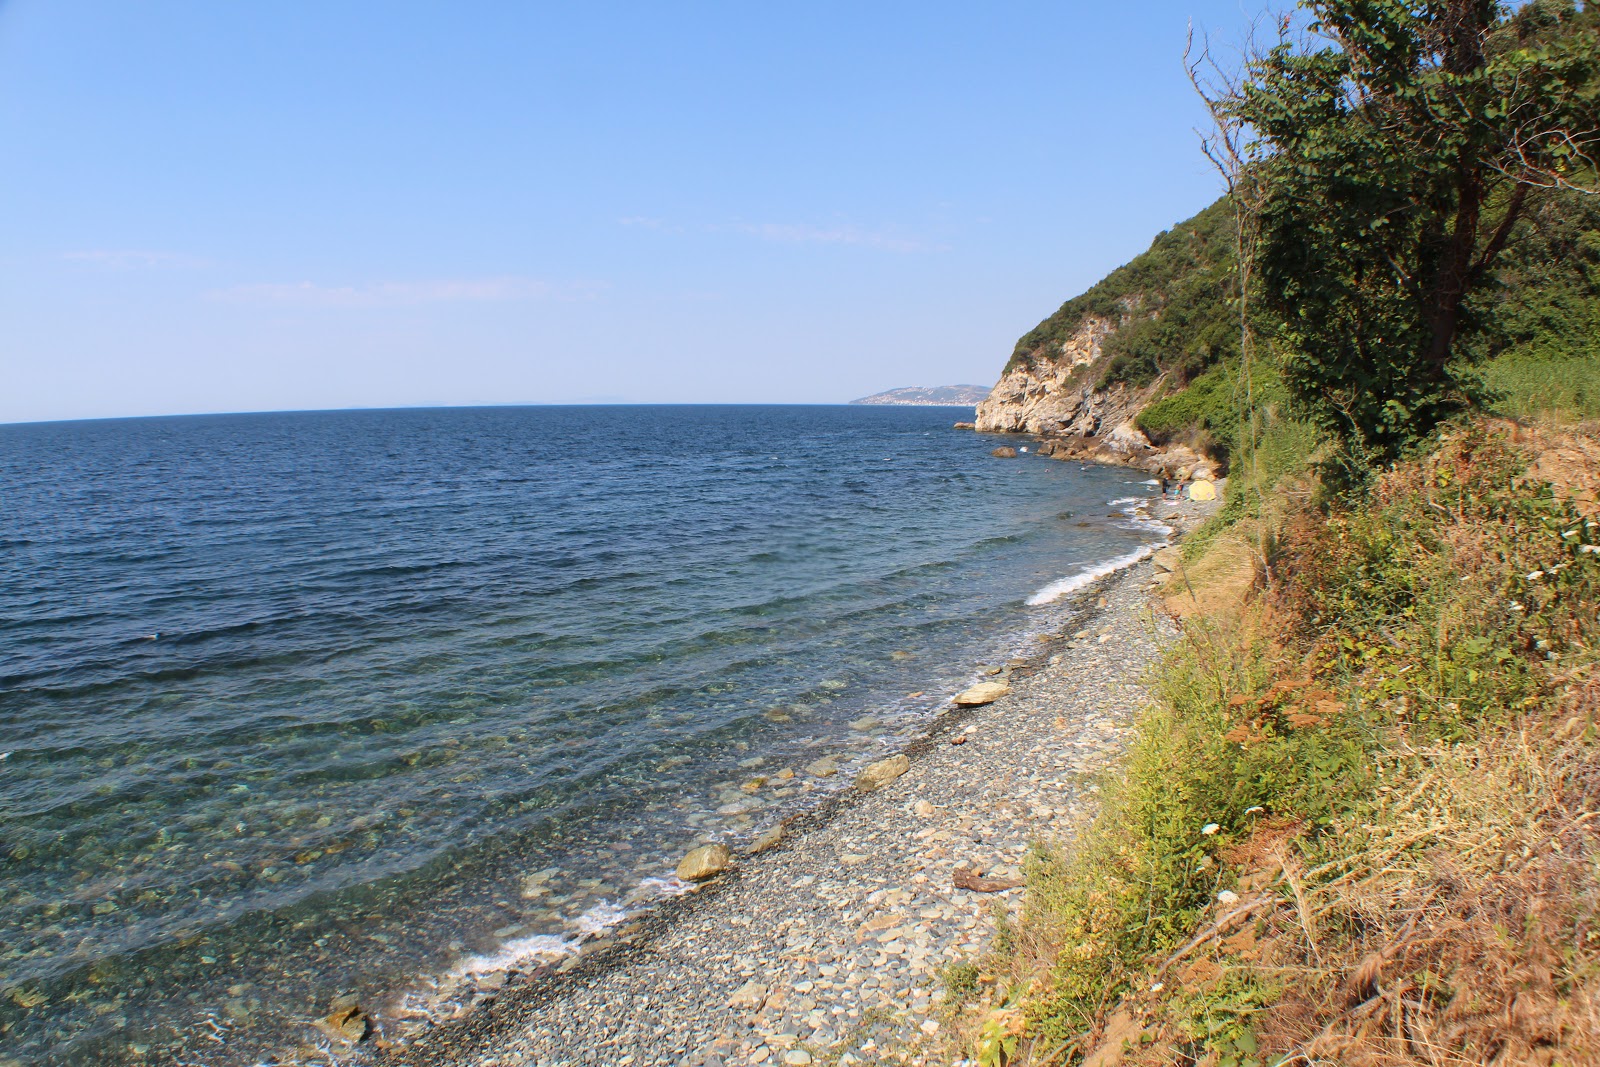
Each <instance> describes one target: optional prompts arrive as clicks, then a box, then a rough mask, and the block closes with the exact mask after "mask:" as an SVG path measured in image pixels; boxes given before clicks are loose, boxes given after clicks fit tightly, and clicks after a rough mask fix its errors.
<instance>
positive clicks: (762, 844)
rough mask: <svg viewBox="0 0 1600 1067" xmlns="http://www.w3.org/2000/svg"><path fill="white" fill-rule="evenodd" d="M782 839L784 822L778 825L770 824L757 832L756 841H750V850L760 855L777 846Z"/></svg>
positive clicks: (753, 854)
mask: <svg viewBox="0 0 1600 1067" xmlns="http://www.w3.org/2000/svg"><path fill="white" fill-rule="evenodd" d="M782 840H783V824H782V823H780V824H778V825H777V826H769V827H767V828H766V829H765V830H763V831H761V832H760V833H759V834H757V835H756V839H755V840H754V841H752V842H750V848H749V849H748V851H749V853H750V855H752V856H756V855H760V854H761V853H763V852H766V851H768V850H769V849H774V848H777V847H778V842H780V841H782Z"/></svg>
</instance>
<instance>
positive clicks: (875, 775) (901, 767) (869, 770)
mask: <svg viewBox="0 0 1600 1067" xmlns="http://www.w3.org/2000/svg"><path fill="white" fill-rule="evenodd" d="M910 769H911V760H910V759H909V758H907V757H906V755H905V754H904V753H902V754H900V755H898V756H890V757H889V758H888V759H881V760H879V761H878V762H877V763H870V764H868V765H867V766H866V767H863V768H862V770H861V773H860V774H858V775H856V788H857V789H859V790H861V791H862V792H863V793H870V792H872V791H873V790H874V789H882V788H883V787H884V786H886V785H888V784H889V783H890V782H892V781H894V780H895V779H896V778H898V777H900V776H901V775H902V774H904V773H906V772H907V771H909V770H910Z"/></svg>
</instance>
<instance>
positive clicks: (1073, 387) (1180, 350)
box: [975, 204, 1236, 477]
mask: <svg viewBox="0 0 1600 1067" xmlns="http://www.w3.org/2000/svg"><path fill="white" fill-rule="evenodd" d="M1231 224H1232V223H1231V215H1230V214H1229V213H1228V212H1227V211H1226V210H1225V205H1221V204H1214V205H1212V206H1211V207H1209V208H1207V209H1206V210H1205V211H1202V212H1201V213H1200V214H1199V215H1196V216H1195V217H1194V218H1192V219H1189V220H1187V221H1185V222H1183V223H1180V224H1179V225H1178V226H1176V227H1174V228H1173V229H1172V230H1169V231H1167V232H1165V233H1163V234H1161V235H1160V236H1159V237H1157V238H1156V240H1155V243H1154V244H1152V245H1151V247H1150V250H1149V251H1147V252H1145V253H1144V254H1142V255H1140V256H1139V257H1137V258H1135V259H1134V260H1133V261H1132V262H1130V263H1128V264H1127V265H1126V266H1123V267H1120V268H1118V269H1117V270H1116V271H1113V272H1112V273H1111V274H1110V275H1108V276H1107V277H1106V278H1105V279H1103V280H1102V281H1101V282H1099V283H1098V284H1097V285H1095V286H1094V287H1093V288H1091V289H1090V290H1089V291H1088V292H1086V293H1084V294H1083V295H1082V296H1079V297H1075V298H1074V299H1072V300H1069V301H1067V302H1066V303H1065V304H1063V305H1062V306H1061V307H1060V309H1058V310H1057V311H1056V312H1055V313H1054V314H1052V315H1051V316H1050V317H1048V318H1046V319H1045V320H1044V321H1043V322H1041V323H1040V324H1039V325H1038V326H1036V327H1034V329H1033V330H1031V331H1029V332H1028V333H1027V334H1025V335H1024V336H1023V337H1022V338H1021V339H1020V340H1019V341H1018V342H1017V346H1016V349H1015V350H1014V351H1013V353H1012V356H1011V359H1010V361H1009V362H1008V363H1007V364H1006V368H1005V371H1004V372H1003V373H1002V375H1001V377H1000V381H999V382H998V383H997V384H996V385H995V387H994V388H993V389H992V390H990V391H989V395H988V396H987V397H986V398H985V399H984V400H983V401H982V402H981V403H979V404H978V408H977V416H976V420H975V428H976V429H977V430H978V431H979V432H981V433H1027V434H1033V435H1035V436H1038V437H1040V438H1043V440H1042V441H1041V444H1040V446H1039V448H1038V451H1040V452H1043V453H1045V454H1046V455H1056V456H1060V457H1061V458H1083V459H1093V460H1098V461H1102V462H1111V463H1122V464H1129V465H1133V466H1139V467H1143V468H1145V469H1147V470H1150V471H1152V472H1157V473H1162V474H1166V475H1168V476H1170V477H1187V476H1189V475H1191V474H1193V473H1195V471H1196V469H1197V468H1198V469H1200V470H1201V471H1202V472H1204V471H1206V470H1207V469H1208V468H1213V467H1216V466H1219V465H1221V462H1222V457H1221V456H1220V455H1215V454H1213V455H1207V454H1206V453H1207V451H1208V442H1207V440H1206V439H1205V435H1204V434H1203V433H1202V432H1198V431H1196V432H1190V428H1187V427H1184V428H1180V429H1179V430H1178V431H1177V432H1172V431H1171V430H1170V428H1167V427H1163V428H1162V429H1163V432H1162V433H1161V434H1160V437H1161V441H1159V442H1152V441H1151V439H1150V436H1149V435H1147V433H1146V430H1145V428H1144V427H1142V426H1141V425H1140V415H1141V413H1143V412H1144V411H1145V410H1146V409H1147V408H1148V407H1149V406H1150V405H1151V404H1152V403H1153V402H1155V401H1158V400H1160V399H1161V398H1163V397H1167V396H1171V395H1173V394H1176V393H1180V392H1182V391H1183V390H1184V389H1185V388H1186V387H1187V386H1188V385H1189V384H1190V382H1191V381H1193V380H1195V379H1197V378H1198V377H1199V376H1200V375H1202V374H1204V373H1205V371H1206V370H1207V369H1208V368H1210V367H1213V366H1216V365H1217V364H1218V363H1220V362H1221V361H1222V360H1224V359H1225V358H1226V357H1227V354H1228V345H1229V344H1230V343H1233V342H1234V331H1235V330H1236V326H1235V325H1234V322H1233V320H1232V318H1231V314H1232V313H1231V312H1230V311H1229V308H1228V300H1227V296H1228V285H1229V283H1230V280H1231V273H1230V272H1231V248H1232V244H1231V236H1230V235H1231Z"/></svg>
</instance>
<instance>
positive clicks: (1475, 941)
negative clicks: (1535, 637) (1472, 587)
mask: <svg viewBox="0 0 1600 1067" xmlns="http://www.w3.org/2000/svg"><path fill="white" fill-rule="evenodd" d="M1590 688H1591V689H1592V687H1590ZM1587 703H1588V704H1589V705H1590V706H1589V707H1588V709H1587V710H1586V711H1583V712H1580V713H1575V714H1573V715H1572V716H1570V717H1569V718H1568V719H1567V720H1566V721H1565V722H1563V723H1561V724H1559V725H1556V726H1554V727H1553V728H1552V726H1551V725H1550V724H1548V723H1543V722H1531V723H1523V724H1520V725H1519V726H1518V728H1516V729H1514V730H1510V731H1507V732H1505V733H1504V734H1501V735H1499V736H1496V737H1493V738H1491V739H1488V740H1485V741H1482V742H1479V743H1474V744H1461V745H1453V746H1430V747H1427V748H1423V749H1400V750H1396V751H1392V752H1390V753H1387V754H1386V756H1385V759H1384V763H1385V764H1386V766H1385V768H1384V770H1385V774H1384V781H1385V784H1384V785H1383V786H1381V787H1380V789H1379V790H1378V796H1377V797H1376V798H1375V803H1374V804H1373V806H1372V808H1371V810H1370V812H1369V813H1368V814H1367V815H1366V816H1365V817H1364V818H1363V819H1362V820H1361V821H1359V822H1350V823H1346V824H1340V825H1337V826H1335V827H1334V831H1333V832H1332V833H1330V834H1325V835H1322V836H1321V837H1320V838H1319V840H1318V842H1317V843H1316V844H1311V843H1309V842H1304V841H1302V842H1300V843H1298V844H1297V845H1296V846H1295V847H1292V848H1290V849H1286V850H1285V852H1284V854H1283V858H1282V862H1283V864H1284V866H1285V870H1286V875H1285V884H1286V885H1289V886H1291V887H1295V888H1291V889H1290V890H1289V891H1288V892H1286V893H1284V894H1283V897H1284V899H1283V901H1282V907H1280V908H1279V909H1278V910H1276V911H1275V912H1274V913H1273V914H1272V916H1271V917H1270V919H1268V920H1266V921H1265V923H1264V924H1263V925H1264V926H1265V929H1264V930H1263V932H1262V934H1261V936H1260V937H1259V948H1258V950H1257V960H1258V963H1257V966H1259V967H1260V968H1261V969H1262V970H1263V971H1264V972H1266V973H1276V974H1278V975H1280V976H1281V977H1282V978H1283V979H1285V980H1284V981H1283V984H1282V985H1283V988H1284V989H1285V990H1286V992H1285V994H1284V996H1283V997H1282V999H1281V1000H1279V1001H1278V1002H1277V1003H1276V1004H1274V1005H1273V1006H1272V1007H1271V1008H1270V1009H1269V1010H1267V1011H1265V1012H1264V1013H1262V1015H1261V1017H1260V1019H1259V1021H1258V1025H1257V1028H1256V1035H1257V1037H1258V1039H1259V1041H1260V1044H1261V1047H1262V1050H1263V1052H1266V1053H1269V1054H1276V1056H1281V1057H1285V1059H1283V1060H1282V1061H1281V1062H1285V1063H1290V1062H1307V1063H1312V1062H1331V1063H1340V1064H1351V1065H1373V1067H1377V1065H1390V1064H1429V1065H1439V1064H1507V1065H1509V1064H1540V1065H1551V1064H1557V1063H1559V1064H1566V1065H1577V1064H1595V1063H1600V988H1597V986H1596V977H1597V963H1600V927H1597V926H1596V925H1595V920H1596V908H1597V905H1600V881H1597V878H1596V874H1597V869H1600V825H1597V824H1596V819H1600V762H1597V760H1596V756H1597V750H1596V738H1595V729H1594V726H1595V715H1594V708H1593V706H1592V705H1593V698H1592V692H1591V696H1590V698H1589V699H1588V700H1587Z"/></svg>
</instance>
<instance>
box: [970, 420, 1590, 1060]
mask: <svg viewBox="0 0 1600 1067" xmlns="http://www.w3.org/2000/svg"><path fill="white" fill-rule="evenodd" d="M1596 489H1600V441H1597V440H1596V438H1594V437H1591V436H1588V435H1586V434H1585V433H1583V432H1575V431H1572V430H1552V429H1537V430H1535V429H1529V428H1527V427H1522V426H1517V425H1514V424H1508V423H1503V422H1501V423H1482V424H1479V425H1477V426H1475V427H1471V428H1465V429H1459V430H1456V431H1452V432H1451V433H1449V434H1446V435H1445V436H1444V437H1443V438H1442V440H1441V442H1440V444H1439V446H1438V448H1437V449H1436V450H1435V451H1434V452H1433V453H1432V454H1430V455H1428V456H1427V457H1424V458H1422V459H1419V460H1417V461H1415V462H1411V463H1407V464H1402V465H1401V466H1399V467H1398V468H1397V469H1395V470H1394V471H1391V472H1390V473H1388V474H1387V475H1385V476H1384V477H1383V478H1382V479H1380V481H1379V483H1378V484H1377V485H1376V486H1375V488H1374V489H1373V491H1372V493H1371V494H1370V496H1369V497H1368V498H1367V499H1366V500H1365V501H1364V502H1363V504H1362V505H1361V506H1360V507H1359V508H1351V509H1345V510H1339V509H1335V510H1333V511H1331V512H1315V511H1313V510H1311V509H1305V510H1302V511H1300V512H1298V513H1297V514H1295V515H1293V516H1290V517H1289V519H1288V521H1286V522H1284V523H1283V524H1282V526H1281V527H1280V528H1279V531H1278V532H1277V533H1276V534H1275V535H1274V536H1273V537H1272V538H1271V539H1270V540H1271V542H1272V544H1273V557H1272V559H1271V560H1262V561H1261V562H1262V563H1263V564H1270V565H1271V567H1272V568H1273V570H1274V572H1275V580H1274V581H1273V582H1272V583H1270V587H1269V586H1268V583H1266V582H1265V581H1264V580H1258V581H1257V582H1256V583H1255V589H1256V590H1257V594H1256V596H1255V597H1254V599H1253V600H1252V601H1251V602H1250V603H1249V605H1248V607H1247V608H1246V610H1245V611H1244V612H1243V613H1242V614H1235V615H1233V617H1232V618H1226V619H1222V620H1217V619H1205V618H1199V617H1196V618H1191V619H1189V620H1186V623H1185V627H1186V630H1185V634H1186V636H1185V639H1184V641H1183V642H1181V643H1180V647H1179V648H1178V649H1177V650H1176V651H1175V652H1174V654H1173V656H1172V658H1171V660H1170V662H1169V663H1168V665H1167V667H1166V668H1165V672H1164V676H1163V680H1162V683H1161V687H1160V689H1161V693H1162V697H1163V698H1162V700H1161V701H1160V702H1159V704H1158V705H1157V706H1156V707H1153V708H1152V709H1151V711H1150V712H1149V715H1148V721H1147V722H1146V723H1145V724H1144V729H1143V731H1142V732H1141V734H1140V737H1139V739H1138V741H1137V743H1136V745H1135V748H1134V750H1133V752H1132V753H1131V754H1130V760H1129V765H1128V767H1127V768H1125V769H1124V772H1123V773H1124V775H1125V779H1126V780H1125V784H1123V785H1121V786H1118V787H1117V788H1115V789H1113V790H1112V791H1111V794H1112V795H1111V796H1110V798H1109V799H1108V803H1107V807H1106V812H1105V814H1104V816H1103V817H1102V819H1101V822H1100V824H1098V825H1097V826H1096V827H1095V828H1094V830H1093V831H1091V832H1090V834H1089V835H1088V836H1087V837H1086V838H1085V840H1084V842H1083V844H1081V845H1080V846H1079V847H1078V850H1077V852H1076V853H1075V854H1073V855H1070V856H1067V855H1062V854H1059V853H1058V852H1056V851H1052V850H1049V849H1046V850H1043V851H1042V852H1041V857H1040V858H1039V859H1038V860H1037V861H1036V862H1035V863H1034V864H1033V865H1032V866H1031V867H1030V872H1029V873H1030V883H1029V887H1030V892H1029V897H1028V903H1027V906H1026V908H1025V911H1024V915H1023V917H1022V922H1021V923H1020V925H1019V927H1018V929H1017V930H1016V931H1015V932H1014V934H1013V935H1012V937H1011V939H1010V940H1011V943H1012V946H1013V947H1014V951H1013V953H1012V955H1011V957H1010V958H1009V959H1008V960H1005V961H1001V962H998V963H995V964H992V965H991V967H990V969H991V970H992V971H994V972H996V973H998V974H1000V975H1001V977H1000V979H999V980H998V981H997V984H996V988H997V989H1006V988H1009V989H1011V990H1013V991H1014V992H1013V994H1012V998H1013V1001H1012V1002H1013V1004H1014V1003H1016V1002H1017V998H1019V997H1020V998H1021V1002H1022V1003H1023V1004H1024V1005H1025V1012H1026V1016H1027V1019H1028V1030H1027V1034H1026V1037H1025V1039H1024V1040H1023V1042H1022V1043H1021V1045H1020V1046H1019V1047H1018V1049H1017V1051H1016V1054H1015V1059H1016V1061H1017V1062H1032V1063H1054V1064H1075V1063H1082V1062H1092V1063H1094V1064H1095V1065H1096V1067H1112V1065H1114V1064H1118V1063H1126V1064H1135V1063H1137V1064H1158V1063H1159V1064H1189V1065H1207V1067H1268V1065H1278V1064H1284V1065H1288V1064H1351V1065H1363V1067H1364V1065H1390V1064H1395V1065H1399V1064H1407V1065H1409V1064H1428V1065H1443V1064H1452V1065H1455V1064H1497V1065H1499V1064H1503V1065H1511V1064H1537V1065H1541V1067H1555V1065H1565V1067H1573V1065H1580V1064H1596V1065H1600V656H1597V655H1596V651H1595V649H1596V641H1597V640H1600V619H1597V611H1600V521H1597V517H1596V510H1597V509H1596V506H1595V499H1596V497H1595V491H1596ZM1260 540H1262V541H1266V540H1268V539H1266V538H1262V539H1260ZM1217 543H1218V545H1219V546H1220V545H1225V544H1226V543H1227V542H1225V541H1223V540H1222V539H1220V538H1219V539H1218V542H1217ZM1201 563H1202V565H1201V566H1197V567H1196V568H1194V570H1196V571H1200V572H1201V573H1204V567H1203V561H1201ZM1229 570H1231V568H1216V570H1215V573H1218V574H1223V573H1227V572H1228V571H1229ZM1262 577H1263V576H1262V575H1258V579H1261V578H1262ZM1190 580H1191V581H1192V580H1193V579H1192V577H1191V579H1190ZM1142 779H1156V781H1154V783H1153V784H1152V783H1149V782H1146V783H1144V784H1141V780H1142ZM1201 821H1207V822H1215V823H1217V824H1220V830H1219V832H1216V833H1214V834H1213V835H1212V836H1204V835H1205V834H1206V833H1210V832H1211V831H1212V830H1214V829H1218V828H1216V827H1211V826H1207V827H1206V828H1205V830H1203V831H1202V830H1201V829H1199V828H1198V823H1199V822H1201ZM1008 1007H1011V1005H1008ZM978 1051H979V1052H980V1054H981V1052H982V1051H983V1050H982V1049H981V1048H980V1049H979V1050H978Z"/></svg>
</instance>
